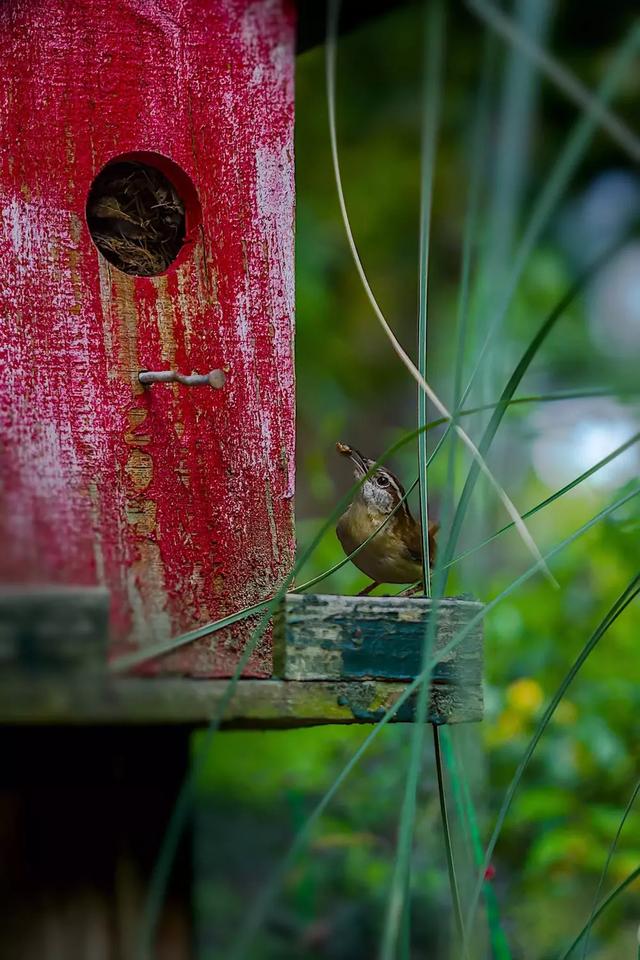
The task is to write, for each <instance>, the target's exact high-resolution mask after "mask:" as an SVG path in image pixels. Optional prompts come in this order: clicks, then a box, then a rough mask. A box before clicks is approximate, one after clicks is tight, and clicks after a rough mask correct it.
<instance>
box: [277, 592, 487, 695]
mask: <svg viewBox="0 0 640 960" xmlns="http://www.w3.org/2000/svg"><path fill="white" fill-rule="evenodd" d="M481 610H482V604H481V603H478V602H477V601H474V600H465V599H460V598H457V597H451V598H446V599H444V600H441V601H439V602H438V604H437V605H435V604H434V603H433V602H432V601H431V600H427V599H424V598H413V597H343V596H334V595H326V596H323V595H320V594H287V596H286V597H285V598H284V600H283V603H282V606H281V608H280V610H279V611H278V613H277V615H276V618H275V638H274V643H275V650H274V664H275V669H276V672H277V674H278V676H281V677H284V678H285V679H288V680H335V679H338V678H341V679H344V680H352V679H356V678H378V679H381V680H412V679H413V678H414V677H415V676H417V674H418V673H419V672H420V669H421V663H422V655H423V645H424V639H425V631H426V629H427V621H428V619H429V618H430V617H433V616H436V617H437V628H436V634H435V640H434V644H433V650H434V653H438V652H439V651H441V650H443V649H444V647H446V646H447V645H448V644H450V643H451V641H453V640H454V638H455V637H456V635H457V634H459V633H460V631H461V630H462V628H463V627H465V626H466V624H468V623H469V621H470V620H471V619H472V618H473V617H475V616H476V615H477V614H478V613H479V612H480V611H481ZM433 681H434V683H439V684H446V685H450V686H454V685H456V686H458V687H461V688H465V689H467V690H469V691H471V690H474V689H477V690H480V686H481V683H482V621H480V622H478V623H477V624H476V625H475V626H474V627H473V629H472V631H471V632H470V633H469V635H468V636H466V637H465V638H464V639H463V641H462V642H461V643H459V644H457V645H456V646H454V647H453V648H452V649H451V650H450V651H448V652H446V653H445V654H444V656H443V657H442V659H441V660H440V661H439V662H438V663H437V664H436V665H435V668H434V671H433Z"/></svg>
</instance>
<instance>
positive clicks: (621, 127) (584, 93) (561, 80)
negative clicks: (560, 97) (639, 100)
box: [467, 0, 640, 163]
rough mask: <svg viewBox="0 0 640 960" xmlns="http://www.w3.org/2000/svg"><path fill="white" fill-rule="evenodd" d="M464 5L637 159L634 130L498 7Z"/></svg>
mask: <svg viewBox="0 0 640 960" xmlns="http://www.w3.org/2000/svg"><path fill="white" fill-rule="evenodd" d="M467 5H468V6H469V7H470V9H471V10H473V11H474V13H476V14H478V15H479V16H480V17H482V19H483V21H484V22H485V23H487V24H489V26H491V28H492V29H494V30H496V31H497V32H498V33H500V34H501V35H502V36H503V37H504V38H505V40H507V42H508V43H509V44H510V45H511V46H513V47H517V48H518V49H519V50H520V51H521V52H522V53H524V55H525V56H526V57H528V58H529V59H530V60H532V61H533V62H534V63H536V64H537V66H538V67H539V69H540V70H542V71H543V72H544V73H545V74H546V75H547V77H548V78H549V79H550V80H551V81H552V82H553V83H554V84H555V85H556V87H558V89H559V90H561V91H562V92H563V93H564V94H565V96H567V97H568V98H569V99H570V100H572V101H573V102H574V103H575V104H576V106H577V107H579V109H580V110H581V111H582V112H583V113H585V114H588V115H590V116H592V117H593V118H594V119H595V121H596V122H597V123H598V125H599V126H600V127H601V128H602V129H603V130H605V131H606V132H607V133H608V134H609V136H610V137H611V139H612V140H613V141H614V143H616V144H617V145H618V146H619V147H620V148H621V149H622V150H624V152H625V153H627V154H628V155H629V156H630V157H631V159H632V160H634V161H635V162H636V163H638V162H640V140H639V139H638V137H637V136H636V135H635V133H634V132H633V131H632V130H631V129H630V128H629V127H627V126H626V124H624V123H623V122H622V121H621V120H620V119H619V117H617V116H616V115H615V114H613V113H612V112H611V111H610V110H607V109H606V107H605V106H604V105H603V104H602V103H601V102H600V101H599V100H598V98H597V97H595V96H594V95H593V94H592V93H591V91H590V90H588V89H587V88H586V87H585V86H583V84H582V83H580V81H579V80H578V79H577V78H576V77H575V76H574V75H573V74H572V73H571V72H570V71H569V70H567V68H566V67H565V66H564V65H563V64H561V63H560V62H559V61H558V60H556V59H555V57H552V56H551V55H550V54H549V53H548V52H547V51H546V50H543V49H542V48H541V47H539V46H538V44H536V43H535V41H534V40H532V38H531V37H529V36H527V35H525V34H524V33H523V32H522V31H521V30H520V29H519V28H518V26H517V25H516V24H515V23H514V22H513V21H512V20H510V19H509V18H508V17H506V16H505V15H504V14H503V13H502V12H501V11H500V10H499V9H498V8H497V7H495V6H494V5H493V4H491V3H487V2H486V0H467Z"/></svg>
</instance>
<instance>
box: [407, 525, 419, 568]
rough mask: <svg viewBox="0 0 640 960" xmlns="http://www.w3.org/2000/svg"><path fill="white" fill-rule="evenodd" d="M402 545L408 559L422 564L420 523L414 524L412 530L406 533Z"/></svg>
mask: <svg viewBox="0 0 640 960" xmlns="http://www.w3.org/2000/svg"><path fill="white" fill-rule="evenodd" d="M402 543H403V545H404V549H405V551H406V554H407V558H408V559H409V560H413V561H414V562H415V563H422V533H421V531H420V525H419V524H418V523H414V524H413V525H412V526H411V528H410V529H408V530H405V531H404V535H403V537H402Z"/></svg>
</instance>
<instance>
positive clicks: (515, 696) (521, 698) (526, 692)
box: [507, 677, 544, 714]
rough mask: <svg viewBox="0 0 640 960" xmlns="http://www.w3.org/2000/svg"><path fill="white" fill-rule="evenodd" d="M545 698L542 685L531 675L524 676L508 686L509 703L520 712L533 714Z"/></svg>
mask: <svg viewBox="0 0 640 960" xmlns="http://www.w3.org/2000/svg"><path fill="white" fill-rule="evenodd" d="M543 700H544V693H543V690H542V687H541V686H540V684H539V683H538V681H537V680H532V679H531V677H522V679H521V680H516V681H515V682H514V683H512V684H510V685H509V687H508V688H507V703H508V704H509V706H510V707H512V709H514V710H517V711H518V712H519V713H523V714H532V713H535V712H536V710H537V709H538V707H539V706H540V705H541V703H542V701H543Z"/></svg>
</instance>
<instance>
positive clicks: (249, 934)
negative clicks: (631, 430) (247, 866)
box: [228, 484, 640, 960]
mask: <svg viewBox="0 0 640 960" xmlns="http://www.w3.org/2000/svg"><path fill="white" fill-rule="evenodd" d="M638 495H640V484H638V485H637V487H636V488H635V489H634V490H632V491H630V492H629V493H627V494H625V495H624V496H623V497H620V498H619V499H617V500H615V501H614V502H613V503H611V504H609V505H608V506H607V507H605V508H603V509H602V510H600V511H599V512H598V513H597V514H595V516H593V517H591V518H590V519H589V520H588V521H586V523H584V524H582V526H580V527H579V528H578V529H577V530H575V531H574V532H573V533H572V534H570V535H569V536H568V537H565V539H564V540H562V541H561V542H560V543H558V544H556V546H555V547H553V548H552V549H551V550H549V551H548V552H547V553H546V554H545V559H546V560H552V559H553V558H554V557H555V556H557V555H558V554H559V553H561V552H562V550H564V549H566V548H567V547H568V546H570V545H571V544H572V543H574V542H575V541H576V540H578V539H579V538H580V537H581V536H583V535H584V534H585V533H587V532H588V531H589V530H591V529H592V527H594V526H596V524H598V523H599V522H600V521H601V520H604V519H605V518H606V517H608V516H610V515H611V514H612V513H614V512H615V511H616V510H618V509H619V508H620V507H622V506H624V505H625V504H626V503H628V502H629V501H630V500H632V499H633V498H634V497H637V496H638ZM537 571H538V564H537V563H536V564H533V565H532V566H530V567H529V568H528V569H527V570H525V571H524V573H522V574H521V575H520V576H519V577H517V578H516V580H514V581H513V582H512V583H511V584H509V586H508V587H506V588H505V589H504V590H503V591H501V592H500V593H499V594H498V595H497V596H496V597H494V598H493V600H491V601H489V603H487V604H486V606H485V607H484V608H483V609H482V610H480V611H478V613H477V614H476V615H475V616H474V617H472V619H471V620H470V621H469V622H468V623H467V624H466V625H465V626H464V627H463V628H461V630H459V631H458V633H456V635H455V636H454V637H453V638H452V639H451V640H450V641H449V643H447V644H445V645H444V646H443V647H442V649H441V650H438V651H437V653H436V654H435V656H433V657H432V658H431V659H430V662H429V663H428V664H427V667H426V668H425V669H423V670H422V671H421V672H420V673H419V674H418V676H417V677H415V678H414V679H413V680H412V681H411V683H409V684H407V686H406V688H405V689H404V690H403V692H402V693H401V694H400V696H399V697H398V699H397V700H396V702H395V703H394V704H392V705H391V707H389V708H388V709H387V710H386V711H385V712H384V714H383V715H382V717H381V718H380V720H378V722H377V723H376V724H375V726H374V727H373V728H372V729H371V731H370V733H369V734H367V736H366V738H365V739H364V740H363V742H362V743H361V745H360V746H359V747H358V749H357V750H356V752H355V753H354V755H353V757H351V759H350V760H349V761H348V763H347V764H346V765H345V767H343V769H342V770H341V771H340V773H339V774H338V776H337V777H336V779H335V780H334V782H333V783H332V785H331V786H330V787H329V789H328V790H327V791H326V793H325V794H324V796H323V797H322V798H321V799H320V800H319V801H318V803H317V804H316V806H315V807H314V809H313V810H312V811H311V813H310V815H309V816H308V817H307V819H306V821H305V823H304V824H303V825H302V827H301V828H300V829H299V830H298V832H297V833H296V835H295V837H294V838H293V840H292V842H291V844H290V846H289V849H288V850H287V852H286V854H285V855H284V857H283V858H282V860H281V861H280V863H279V865H278V866H277V867H276V869H275V871H274V873H273V875H272V877H271V880H270V881H269V883H268V884H266V886H265V887H264V888H263V891H262V893H261V894H260V896H259V897H258V898H257V899H256V901H255V902H254V904H253V906H252V907H251V908H250V909H249V911H248V913H247V916H246V917H245V922H244V925H243V928H242V930H241V932H240V933H239V934H238V937H237V938H236V941H235V943H234V944H233V945H232V947H231V950H230V952H229V954H228V960H245V958H246V957H247V950H248V949H249V947H250V946H251V943H252V942H253V938H254V937H255V935H256V933H257V932H258V930H259V929H260V927H261V925H262V923H263V922H264V920H265V919H266V917H267V914H268V912H269V910H270V909H271V906H272V905H273V902H274V900H275V897H276V895H277V892H278V890H279V888H280V886H281V884H282V882H283V880H284V878H285V876H286V873H287V871H288V869H289V868H290V866H291V865H292V864H293V862H294V861H295V858H296V857H297V855H298V853H299V852H300V851H301V850H302V848H303V847H304V845H305V844H306V843H307V841H308V840H309V837H310V836H311V833H312V830H313V828H314V826H315V824H316V823H317V821H318V820H319V818H320V817H321V815H322V814H323V812H324V810H325V809H326V807H327V806H328V805H329V803H330V802H331V800H332V799H333V797H334V796H335V795H336V793H337V792H338V790H339V789H340V787H341V786H342V784H343V783H344V781H345V780H346V779H347V777H348V776H349V774H350V773H351V772H352V771H353V769H354V768H355V766H356V765H357V763H358V761H359V760H360V759H361V758H362V757H363V755H364V754H365V753H366V751H367V749H368V748H369V746H370V745H371V743H373V741H374V740H375V739H376V738H377V737H378V736H379V734H380V733H381V731H382V730H383V729H384V727H385V726H386V725H387V724H388V723H389V722H390V721H391V720H392V718H393V717H394V716H395V714H396V713H397V712H398V710H399V709H400V708H401V707H402V706H403V704H404V703H406V701H407V700H408V699H409V697H411V696H412V694H413V693H414V692H415V691H416V690H417V689H418V687H419V685H420V684H421V683H423V682H424V680H425V678H426V677H427V676H429V675H430V674H431V671H432V670H433V668H434V666H435V665H436V663H439V662H440V661H441V660H442V659H444V658H445V657H446V656H447V654H449V653H450V652H451V651H452V650H453V649H455V647H457V646H458V644H460V643H462V641H463V640H464V639H465V637H467V636H468V635H469V634H470V633H471V632H472V631H473V630H474V629H475V628H476V626H477V625H478V623H481V622H482V621H483V620H484V619H485V617H486V616H487V615H488V614H489V613H490V612H491V610H493V609H494V607H496V606H497V605H498V604H499V603H501V602H502V600H504V599H506V598H507V597H509V596H511V594H512V593H514V592H515V591H516V590H517V589H518V588H519V587H521V586H522V585H523V584H524V583H526V582H527V581H528V580H530V579H531V578H532V577H533V576H534V575H535V574H536V573H537Z"/></svg>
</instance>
